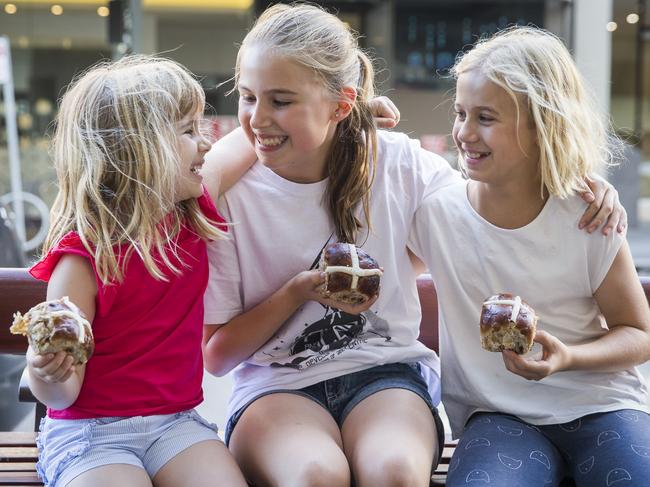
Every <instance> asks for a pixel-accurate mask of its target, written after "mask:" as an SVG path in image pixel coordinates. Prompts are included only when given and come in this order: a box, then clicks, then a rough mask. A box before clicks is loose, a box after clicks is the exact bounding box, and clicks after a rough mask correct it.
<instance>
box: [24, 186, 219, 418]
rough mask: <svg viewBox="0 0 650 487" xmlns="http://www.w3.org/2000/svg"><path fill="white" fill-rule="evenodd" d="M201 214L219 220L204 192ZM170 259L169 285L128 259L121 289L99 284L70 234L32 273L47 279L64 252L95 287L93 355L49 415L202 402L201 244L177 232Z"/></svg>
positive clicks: (118, 412) (164, 408)
mask: <svg viewBox="0 0 650 487" xmlns="http://www.w3.org/2000/svg"><path fill="white" fill-rule="evenodd" d="M199 203H200V206H201V209H202V210H203V213H204V214H205V215H206V216H207V217H208V218H210V219H212V220H214V221H217V222H223V221H224V220H223V219H222V218H221V216H220V215H219V214H218V213H217V210H216V208H215V207H214V204H213V202H212V199H211V198H210V197H209V196H208V194H207V193H206V192H205V191H204V193H203V196H201V197H200V198H199ZM176 243H177V245H178V247H177V254H178V255H179V256H180V257H181V259H182V260H183V262H184V263H185V264H186V266H187V267H182V264H181V263H179V262H178V260H177V259H176V258H174V257H173V256H172V262H174V263H175V264H177V265H178V267H179V268H180V269H182V271H183V272H182V274H181V275H180V276H176V275H174V274H173V273H172V272H170V271H167V272H166V273H165V275H166V276H167V277H168V279H169V280H168V281H167V282H165V281H161V280H156V279H154V278H153V277H152V276H151V275H150V274H149V272H148V271H147V270H146V268H145V267H144V263H143V262H142V260H141V259H140V257H138V256H137V254H132V256H131V257H130V260H129V262H128V265H127V266H126V271H125V277H124V281H123V282H122V283H121V284H111V285H106V286H105V285H103V284H102V282H101V281H100V280H99V278H98V276H97V270H96V268H95V262H94V260H93V259H92V256H91V255H90V254H89V253H88V251H87V250H86V249H85V248H84V246H83V245H82V243H81V240H80V238H79V236H78V235H77V234H76V233H75V232H70V233H69V234H67V235H66V236H65V237H64V238H63V239H62V240H61V242H60V243H59V245H58V246H57V247H56V248H53V249H51V250H50V251H49V252H48V254H47V255H46V256H45V257H44V258H43V259H42V260H41V261H39V262H38V263H36V264H35V265H34V266H33V267H32V268H31V269H30V273H31V274H32V275H33V276H34V277H36V278H37V279H41V280H44V281H47V280H49V278H50V276H51V275H52V271H53V270H54V268H55V267H56V264H57V263H58V261H59V259H60V258H61V256H63V255H64V254H76V255H80V256H83V257H86V258H88V259H89V260H90V263H91V264H92V266H93V270H94V271H95V280H96V282H97V289H98V293H97V297H96V299H95V305H96V312H95V318H94V320H93V323H92V328H93V333H94V336H95V352H94V354H93V356H92V357H91V359H90V360H89V361H88V363H87V365H86V375H85V378H84V382H83V385H82V386H81V391H80V393H79V397H78V398H77V400H76V401H75V403H74V404H73V405H72V406H70V407H69V408H67V409H64V410H54V409H48V416H49V417H51V418H59V419H81V418H94V417H106V416H148V415H153V414H172V413H176V412H179V411H183V410H186V409H190V408H193V407H194V406H196V405H197V404H199V403H201V401H203V391H202V389H201V382H202V379H203V359H202V354H201V338H202V328H203V293H204V291H205V288H206V285H207V282H208V258H207V252H206V243H205V241H203V240H201V239H200V238H199V237H198V236H197V235H196V234H195V233H194V232H193V231H192V230H191V229H190V228H188V227H183V228H182V230H181V231H180V232H179V235H178V237H177V239H176Z"/></svg>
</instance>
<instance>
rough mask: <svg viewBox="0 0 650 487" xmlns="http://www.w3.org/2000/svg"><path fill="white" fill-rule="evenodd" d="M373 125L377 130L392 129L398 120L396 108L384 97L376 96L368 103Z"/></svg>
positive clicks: (398, 114) (398, 115)
mask: <svg viewBox="0 0 650 487" xmlns="http://www.w3.org/2000/svg"><path fill="white" fill-rule="evenodd" d="M370 107H371V110H372V114H373V116H374V118H375V123H376V124H377V127H379V128H393V127H395V126H396V125H397V124H398V123H399V120H400V113H399V110H398V109H397V106H395V104H394V103H393V102H392V100H391V99H390V98H388V97H386V96H378V97H376V98H374V99H372V100H371V101H370Z"/></svg>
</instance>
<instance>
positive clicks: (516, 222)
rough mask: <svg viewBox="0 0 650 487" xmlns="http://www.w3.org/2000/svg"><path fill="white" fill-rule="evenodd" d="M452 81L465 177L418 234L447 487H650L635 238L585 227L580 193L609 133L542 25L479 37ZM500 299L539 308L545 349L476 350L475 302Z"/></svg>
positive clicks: (431, 209) (603, 158)
mask: <svg viewBox="0 0 650 487" xmlns="http://www.w3.org/2000/svg"><path fill="white" fill-rule="evenodd" d="M453 74H454V76H455V77H456V79H457V86H456V99H455V104H454V107H455V112H456V119H455V122H454V128H453V138H454V141H455V142H456V146H457V148H458V152H459V163H460V164H461V166H462V167H463V169H464V172H465V173H466V174H467V176H468V177H469V181H463V182H461V183H458V184H456V185H452V186H451V187H448V188H445V189H443V190H441V191H440V192H438V193H437V194H436V195H433V196H432V197H430V198H429V199H427V200H426V201H425V202H423V204H422V205H421V206H420V209H419V210H418V213H417V215H416V220H415V226H414V230H413V234H412V239H411V242H410V243H411V245H412V248H413V249H414V251H415V252H416V253H417V254H418V255H420V256H422V257H423V259H424V261H425V262H426V264H427V265H428V267H429V268H430V269H431V272H432V275H433V278H434V282H435V283H436V289H437V291H438V297H439V302H440V307H441V314H440V326H441V361H442V381H443V383H442V392H443V402H444V404H445V409H446V410H447V412H448V414H449V417H450V421H451V425H452V430H453V433H454V436H455V437H460V442H459V444H458V447H457V448H456V450H455V453H454V457H453V458H452V461H451V463H450V466H449V476H448V480H447V485H452V486H458V485H465V484H466V483H470V482H474V481H475V482H477V483H490V484H491V485H513V486H514V485H522V486H523V485H525V486H533V485H557V484H558V483H559V482H560V481H561V480H562V478H563V477H565V476H569V477H572V478H573V479H574V481H575V482H576V484H577V485H579V486H595V485H613V484H617V485H618V482H624V483H622V484H621V485H635V486H641V485H647V482H648V478H650V461H649V460H648V459H649V457H650V416H649V415H648V406H647V404H648V397H647V387H646V384H645V382H644V381H643V378H642V376H641V375H640V374H639V372H638V371H637V370H636V369H635V366H636V365H638V364H641V363H643V362H645V361H647V360H648V359H650V310H649V309H648V303H647V301H646V299H645V296H644V293H643V290H642V288H641V286H640V284H639V279H638V277H637V275H636V271H635V268H634V263H633V261H632V257H631V255H630V250H629V247H628V245H627V243H626V241H625V238H624V237H622V236H621V235H618V234H617V233H612V234H609V235H606V236H605V237H603V236H602V235H596V234H592V235H589V234H587V233H586V232H581V231H579V230H578V229H577V228H576V222H577V220H578V215H579V213H580V208H581V206H582V205H581V202H580V200H579V198H578V197H576V196H575V195H576V194H577V192H579V191H581V189H582V187H583V184H584V183H583V181H584V178H585V176H586V175H587V174H590V173H592V172H595V171H597V170H598V169H599V166H601V165H603V164H605V163H607V162H608V161H610V160H611V158H612V148H611V147H612V144H610V143H609V142H610V141H612V140H614V141H615V139H611V138H610V139H608V133H607V130H606V128H605V124H604V123H603V117H601V115H600V114H599V113H598V111H597V110H596V109H595V108H593V105H592V104H591V103H590V101H589V98H588V96H587V94H586V92H585V89H584V86H583V81H582V78H581V76H580V74H579V73H578V70H577V68H576V66H575V64H574V62H573V60H572V59H571V56H570V54H569V52H568V51H567V49H566V48H565V47H564V45H563V44H562V42H561V41H560V40H559V39H558V38H557V37H555V36H554V35H552V34H550V33H548V32H546V31H544V30H540V29H535V28H529V27H519V28H512V29H509V30H506V31H503V32H501V33H499V34H497V35H495V36H494V37H493V38H492V39H490V40H486V41H482V42H479V43H478V44H477V45H476V46H475V47H474V48H473V49H472V50H471V51H469V52H468V53H466V54H464V55H463V56H462V57H461V58H459V60H458V61H457V63H456V65H455V66H454V68H453ZM501 292H512V293H513V294H516V295H519V296H521V298H522V299H524V300H526V301H527V302H528V303H530V304H531V305H532V307H533V308H534V309H535V310H536V313H537V315H538V316H539V321H538V325H537V327H538V331H537V335H536V337H535V342H537V343H538V344H539V345H538V346H537V348H539V350H534V351H533V353H531V354H528V355H517V354H516V353H514V352H511V351H505V352H502V354H496V353H490V352H487V351H485V350H482V349H481V345H480V339H479V326H478V321H479V316H480V313H481V304H482V302H483V300H484V299H485V298H487V297H488V296H492V295H495V294H498V293H501Z"/></svg>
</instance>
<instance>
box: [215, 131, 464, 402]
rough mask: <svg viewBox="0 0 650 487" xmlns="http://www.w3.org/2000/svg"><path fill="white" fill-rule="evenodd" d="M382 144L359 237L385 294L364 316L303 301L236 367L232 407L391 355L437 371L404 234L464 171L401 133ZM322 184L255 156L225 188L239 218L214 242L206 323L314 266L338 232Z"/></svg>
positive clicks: (228, 213) (230, 213)
mask: <svg viewBox="0 0 650 487" xmlns="http://www.w3.org/2000/svg"><path fill="white" fill-rule="evenodd" d="M377 151H378V152H377V153H378V157H377V169H376V175H375V179H374V182H373V186H372V192H371V199H370V215H371V216H370V219H371V225H372V230H371V232H370V234H369V235H368V234H367V233H366V232H365V231H362V232H361V235H360V236H359V237H358V239H357V242H356V244H357V246H358V247H359V248H361V249H363V250H365V251H366V252H367V253H368V254H369V255H371V256H372V257H373V258H375V260H377V262H378V263H379V265H380V266H382V267H383V269H384V274H383V276H382V279H381V291H380V297H379V299H378V300H377V301H376V302H375V304H374V305H373V306H372V308H371V309H370V310H368V311H367V312H365V313H363V314H362V315H359V316H353V315H348V314H346V313H343V312H341V311H338V310H334V309H330V308H326V307H324V306H323V305H321V304H320V303H318V302H315V301H310V302H307V303H305V304H304V305H303V306H302V307H300V308H299V309H298V310H297V311H296V312H295V313H294V314H293V315H292V316H291V317H290V318H289V319H288V320H287V321H286V323H285V324H284V325H283V326H282V327H281V328H280V329H279V330H278V331H277V333H276V334H275V335H274V336H273V338H271V339H270V340H269V341H268V342H267V343H266V344H265V345H264V346H263V347H262V348H260V349H259V350H258V351H257V352H256V353H255V354H253V355H252V356H251V357H250V358H249V359H248V360H247V361H246V362H244V363H242V364H241V365H240V366H238V367H237V368H236V369H235V371H234V390H233V394H232V397H231V400H230V404H229V414H232V413H233V412H234V411H236V410H237V409H239V408H240V407H242V406H243V405H245V404H246V403H247V402H249V401H250V400H251V399H253V398H254V397H256V396H257V395H259V394H261V393H264V392H266V391H271V390H278V389H299V388H302V387H306V386H309V385H312V384H315V383H317V382H320V381H322V380H326V379H329V378H332V377H337V376H340V375H343V374H347V373H351V372H357V371H360V370H363V369H367V368H370V367H374V366H376V365H381V364H386V363H396V362H421V363H422V364H424V365H425V366H427V367H428V368H430V369H432V370H433V371H435V374H436V378H437V377H438V369H439V361H438V357H437V356H436V354H435V353H434V352H433V351H431V350H429V349H428V348H426V347H425V346H424V345H423V344H421V343H420V342H419V341H418V340H417V338H418V334H419V325H420V318H421V314H420V306H419V301H418V295H417V288H416V282H415V278H416V275H415V272H414V270H413V268H412V265H411V262H410V260H409V257H408V254H407V249H406V242H407V238H408V235H409V231H410V229H411V225H412V221H413V217H414V214H415V211H416V209H417V208H418V206H419V204H420V202H421V201H422V200H423V198H424V197H425V196H427V195H429V194H431V193H433V192H434V191H436V190H438V189H440V188H442V187H444V186H447V185H449V184H452V183H453V182H455V181H458V180H459V179H460V178H459V175H458V173H457V172H455V171H453V170H452V169H451V167H450V166H449V164H448V163H447V161H445V160H444V159H442V158H441V157H439V156H436V155H434V154H433V153H431V152H428V151H425V150H424V149H422V148H421V147H420V144H419V143H418V142H416V141H414V140H411V139H409V138H408V137H406V136H405V135H403V134H398V133H391V132H383V131H379V133H378V148H377ZM326 185H327V181H326V180H324V181H321V182H317V183H313V184H298V183H294V182H291V181H288V180H286V179H284V178H282V177H280V176H278V175H277V174H276V173H274V172H273V171H271V170H270V169H268V168H267V167H265V166H264V165H262V164H261V163H259V162H257V163H256V164H255V165H254V166H253V167H252V168H251V170H250V171H248V172H247V173H246V174H245V175H244V177H243V178H242V179H241V180H240V181H239V182H238V183H237V184H236V185H234V186H233V187H232V188H231V189H230V190H229V191H228V192H227V193H226V195H225V201H223V200H222V201H221V205H220V209H221V210H222V211H223V214H224V216H225V217H226V219H227V220H228V221H230V222H232V223H233V225H232V226H231V227H230V232H231V236H232V239H231V240H216V241H214V242H212V243H211V244H209V245H208V252H209V256H210V281H209V283H208V289H207V291H206V295H205V323H206V324H221V323H225V322H227V321H229V320H230V319H232V318H233V317H235V316H237V315H239V314H241V313H243V312H245V311H247V310H249V309H251V308H253V307H254V306H256V305H257V304H259V303H260V302H261V301H263V300H264V299H265V298H267V297H268V296H269V295H271V294H272V293H273V292H275V291H276V290H277V289H279V288H280V287H282V286H283V285H284V284H285V283H286V282H287V281H288V280H289V279H291V278H292V277H294V276H295V275H296V274H298V273H299V272H301V271H304V270H308V269H310V267H311V266H312V264H313V262H314V261H315V260H316V259H317V258H318V257H319V255H320V252H321V250H322V248H323V247H324V245H325V243H326V242H327V241H328V238H330V236H331V235H332V232H333V230H334V227H333V224H332V222H331V220H330V218H329V216H328V212H327V211H326V209H325V207H324V206H323V201H322V200H323V193H324V191H325V188H326ZM335 238H336V236H333V237H332V240H331V241H335ZM253 326H254V325H253ZM435 386H436V387H439V381H438V380H435ZM432 392H433V395H435V396H438V397H439V391H435V390H434V391H432Z"/></svg>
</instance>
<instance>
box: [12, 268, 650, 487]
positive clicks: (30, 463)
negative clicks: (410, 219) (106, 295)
mask: <svg viewBox="0 0 650 487" xmlns="http://www.w3.org/2000/svg"><path fill="white" fill-rule="evenodd" d="M641 283H642V284H643V287H644V290H645V294H646V297H647V298H648V302H649V303H650V277H642V278H641ZM45 291H46V285H45V283H43V282H41V281H37V280H36V279H34V278H32V277H31V276H30V275H29V274H28V273H27V270H26V269H5V268H0V353H10V354H20V355H22V354H24V353H25V349H26V345H25V338H24V337H22V336H16V335H11V334H10V333H9V325H10V324H11V322H12V317H13V313H14V312H16V311H20V312H25V311H27V310H28V309H29V308H31V307H32V306H34V305H35V304H37V303H39V302H41V301H43V300H44V299H45ZM418 292H419V295H420V303H421V306H422V322H421V325H420V340H421V341H422V342H423V343H424V344H425V345H427V346H428V347H430V348H432V349H434V350H436V351H438V300H437V297H436V292H435V288H434V287H433V282H432V281H431V278H430V277H429V276H428V275H425V274H423V275H422V276H420V277H419V278H418ZM19 395H20V399H21V401H25V400H26V401H29V400H33V398H32V397H31V394H30V393H29V390H28V389H26V388H25V387H24V386H22V387H21V390H20V393H19ZM43 414H44V408H43V406H42V405H41V404H38V405H37V410H36V413H35V422H34V426H35V430H36V429H37V427H38V424H39V421H40V418H41V417H42V416H43ZM454 447H455V445H454V444H453V443H450V444H448V445H445V449H444V452H443V455H442V458H441V460H440V464H439V465H438V468H437V469H436V472H435V474H434V475H433V478H432V485H436V486H438V485H444V483H445V479H446V477H447V468H448V467H449V461H450V459H451V456H452V454H453V452H454ZM37 456H38V451H37V449H36V444H35V433H33V432H0V486H7V485H12V486H24V485H42V483H41V481H40V480H39V478H38V476H37V475H36V470H35V465H36V459H37Z"/></svg>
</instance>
